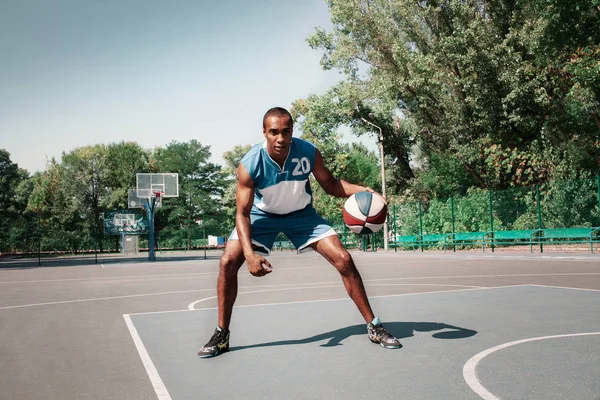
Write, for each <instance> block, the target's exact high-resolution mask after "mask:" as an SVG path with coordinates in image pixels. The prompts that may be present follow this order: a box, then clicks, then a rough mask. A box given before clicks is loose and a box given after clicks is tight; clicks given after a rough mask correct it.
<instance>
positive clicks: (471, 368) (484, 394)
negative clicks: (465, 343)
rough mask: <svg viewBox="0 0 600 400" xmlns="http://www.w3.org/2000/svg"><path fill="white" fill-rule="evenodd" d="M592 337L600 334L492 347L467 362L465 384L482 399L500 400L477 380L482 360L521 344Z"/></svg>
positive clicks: (541, 338) (554, 337)
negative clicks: (478, 366)
mask: <svg viewBox="0 0 600 400" xmlns="http://www.w3.org/2000/svg"><path fill="white" fill-rule="evenodd" d="M590 335H600V332H587V333H569V334H565V335H553V336H540V337H534V338H529V339H522V340H515V341H514V342H509V343H504V344H501V345H498V346H496V347H491V348H489V349H487V350H484V351H482V352H480V353H478V354H476V355H474V356H473V357H471V358H470V359H469V361H467V362H466V364H465V365H464V366H463V378H464V379H465V382H467V385H469V387H470V388H471V389H472V390H473V391H474V392H475V393H477V394H478V395H479V397H481V398H482V399H484V400H500V398H499V397H496V396H494V395H493V394H492V393H490V392H489V391H488V390H487V389H486V388H485V387H484V386H483V385H482V384H481V382H480V381H479V379H478V378H477V374H476V372H475V369H476V368H477V364H478V363H479V362H480V361H481V360H483V359H484V358H485V357H487V356H489V355H490V354H492V353H494V352H496V351H498V350H502V349H505V348H507V347H511V346H515V345H517V344H521V343H528V342H535V341H538V340H545V339H557V338H566V337H576V336H590Z"/></svg>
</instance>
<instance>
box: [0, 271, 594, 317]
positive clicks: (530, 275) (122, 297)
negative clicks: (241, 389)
mask: <svg viewBox="0 0 600 400" xmlns="http://www.w3.org/2000/svg"><path fill="white" fill-rule="evenodd" d="M201 274H205V273H201ZM179 275H196V274H179ZM572 275H575V276H579V275H600V272H581V273H570V272H567V273H549V274H501V275H446V276H413V277H405V278H382V279H370V280H366V281H365V282H381V281H399V280H418V279H424V280H427V279H454V278H510V277H532V276H572ZM157 276H170V275H157ZM93 279H103V278H93ZM0 283H2V282H0ZM324 283H332V282H320V283H312V284H316V285H318V284H324ZM290 285H293V284H290ZM301 285H302V284H301ZM304 285H311V284H304ZM527 285H531V284H521V285H510V286H508V287H514V286H527ZM282 286H283V285H282ZM256 287H257V286H252V288H256ZM258 287H259V286H258ZM498 287H502V286H498ZM556 287H558V286H556ZM206 290H213V289H192V290H183V291H173V292H157V293H142V294H134V295H123V296H114V297H97V298H91V299H76V300H64V301H53V302H47V303H33V304H22V305H16V306H7V307H0V310H7V309H12V308H24V307H35V306H45V305H53V304H67V303H78V302H87V301H98V300H113V299H126V298H130V297H143V296H155V295H163V294H177V293H190V292H202V291H206Z"/></svg>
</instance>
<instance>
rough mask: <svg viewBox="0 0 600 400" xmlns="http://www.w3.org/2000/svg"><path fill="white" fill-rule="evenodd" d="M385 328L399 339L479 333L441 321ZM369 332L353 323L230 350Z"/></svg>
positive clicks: (335, 341)
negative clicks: (305, 336) (298, 336)
mask: <svg viewBox="0 0 600 400" xmlns="http://www.w3.org/2000/svg"><path fill="white" fill-rule="evenodd" d="M384 327H385V329H386V330H387V331H388V332H390V333H391V334H392V335H394V336H395V337H396V338H398V339H404V338H407V337H411V336H414V335H415V332H434V331H438V332H435V333H434V334H433V335H431V336H432V337H434V338H436V339H465V338H468V337H471V336H474V335H476V334H477V331H474V330H472V329H466V328H461V327H458V326H453V325H448V324H444V323H441V322H386V323H385V324H384ZM366 334H367V326H366V325H365V324H361V325H352V326H348V327H346V328H340V329H336V330H334V331H330V332H325V333H321V334H319V335H314V336H311V337H307V338H304V339H290V340H278V341H276V342H265V343H257V344H251V345H247V346H233V347H231V348H230V351H235V350H245V349H252V348H255V347H271V346H288V345H295V344H305V343H314V342H320V341H323V340H327V339H329V340H328V341H327V342H326V343H324V344H322V345H321V347H334V346H341V345H342V341H344V339H347V338H349V337H350V336H354V335H365V336H366Z"/></svg>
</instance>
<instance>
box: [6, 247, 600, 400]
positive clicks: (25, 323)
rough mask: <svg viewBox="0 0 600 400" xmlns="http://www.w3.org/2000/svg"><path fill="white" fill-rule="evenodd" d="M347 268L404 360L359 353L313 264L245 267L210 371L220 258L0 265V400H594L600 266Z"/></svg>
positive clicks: (353, 321) (363, 343) (325, 269)
mask: <svg viewBox="0 0 600 400" xmlns="http://www.w3.org/2000/svg"><path fill="white" fill-rule="evenodd" d="M352 254H353V256H354V258H355V260H356V262H357V266H358V268H359V270H360V272H361V274H362V276H363V279H364V281H365V285H366V288H367V293H368V294H369V297H370V299H371V302H372V305H373V308H374V311H375V312H376V314H377V315H379V316H380V317H381V319H382V321H383V322H384V325H385V327H386V328H387V329H388V330H389V331H390V332H391V333H393V334H394V335H395V336H396V337H398V338H399V339H400V341H401V342H402V344H403V346H404V347H403V348H401V349H398V350H386V349H383V348H381V347H380V346H378V345H376V344H373V343H371V342H370V341H369V340H368V339H367V336H366V327H365V325H364V321H362V319H361V317H360V315H359V314H358V311H357V310H356V308H355V306H354V304H353V303H352V302H351V301H350V300H349V299H348V298H347V295H346V293H345V290H344V287H343V285H342V282H341V279H340V278H339V276H338V274H337V272H336V271H335V270H334V269H333V268H332V267H331V266H329V265H328V264H327V263H326V262H325V261H324V260H323V259H321V258H320V257H319V256H318V255H316V253H308V254H304V255H300V256H297V255H295V254H293V253H289V252H281V253H279V252H276V253H274V254H273V255H272V256H271V257H270V258H269V259H270V261H271V263H272V264H273V267H274V272H273V273H272V274H270V275H268V276H266V277H263V278H255V277H252V276H250V275H249V274H248V273H247V271H245V267H242V270H241V273H240V278H239V292H240V294H239V296H238V300H237V302H236V307H235V309H234V314H233V320H232V326H231V331H232V336H231V350H230V352H228V353H225V354H222V355H220V356H218V357H216V358H212V359H200V358H198V357H197V355H196V352H197V350H198V348H199V347H200V346H202V345H203V344H204V343H205V342H206V341H207V340H208V338H209V337H210V335H211V334H212V332H213V330H214V328H215V323H216V308H215V307H216V291H215V287H214V286H215V282H216V277H217V271H218V256H219V252H214V253H212V254H209V257H208V258H207V259H206V260H205V259H203V258H202V255H201V254H198V255H197V257H196V258H195V259H194V258H192V256H191V255H189V256H190V258H188V259H180V260H175V259H160V258H159V259H158V261H157V262H143V261H142V260H137V262H128V258H127V257H121V258H118V257H115V260H114V261H113V262H110V263H106V264H103V265H96V264H87V265H64V266H60V265H58V264H57V265H56V266H53V267H39V268H36V267H31V266H26V267H19V265H18V264H15V263H12V264H10V263H6V262H2V263H0V287H1V288H2V290H1V291H0V334H1V335H2V337H3V338H4V340H3V341H2V344H1V345H0V354H2V357H0V393H2V394H3V399H4V398H6V399H34V398H35V399H38V398H45V399H152V398H155V399H156V398H158V399H161V400H167V399H202V398H215V397H223V398H235V399H256V398H291V399H314V398H330V399H355V398H370V397H373V396H375V397H383V398H390V397H394V398H405V399H439V398H444V399H480V398H483V399H525V398H526V399H544V400H546V399H565V398H569V399H598V398H600V383H599V382H600V381H599V380H598V379H597V377H598V376H600V353H598V350H597V349H599V348H600V319H599V318H598V310H600V257H598V256H596V255H589V254H566V253H563V254H551V255H540V254H533V255H531V254H529V253H497V254H487V255H485V254H481V253H479V254H477V253H469V252H465V253H456V254H454V253H437V252H426V253H418V252H398V253H393V252H389V253H385V252H377V253H362V252H353V253H352ZM133 260H135V259H132V261H133ZM56 262H57V263H59V260H56ZM59 266H60V268H58V267H59Z"/></svg>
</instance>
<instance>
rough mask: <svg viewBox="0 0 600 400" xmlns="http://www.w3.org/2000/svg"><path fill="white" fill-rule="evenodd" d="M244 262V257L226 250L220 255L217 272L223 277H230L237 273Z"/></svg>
mask: <svg viewBox="0 0 600 400" xmlns="http://www.w3.org/2000/svg"><path fill="white" fill-rule="evenodd" d="M243 263H244V257H243V256H242V255H241V254H237V252H232V251H226V252H225V253H223V255H222V256H221V260H220V262H219V272H220V273H221V274H223V275H224V276H225V277H232V276H235V275H237V272H238V270H239V269H240V267H241V266H242V264H243Z"/></svg>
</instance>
